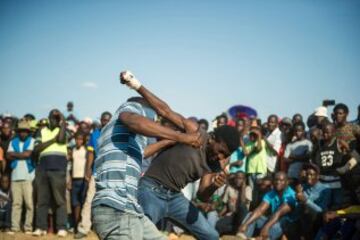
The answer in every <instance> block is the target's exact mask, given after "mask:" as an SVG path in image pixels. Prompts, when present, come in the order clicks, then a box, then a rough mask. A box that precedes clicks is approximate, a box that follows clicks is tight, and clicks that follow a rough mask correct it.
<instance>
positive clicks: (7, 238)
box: [0, 232, 237, 240]
mask: <svg viewBox="0 0 360 240" xmlns="http://www.w3.org/2000/svg"><path fill="white" fill-rule="evenodd" d="M36 239H37V240H55V239H56V240H57V239H61V240H70V239H71V240H72V239H74V238H73V234H69V235H68V236H67V237H66V238H59V237H57V236H56V235H54V234H48V235H46V236H44V237H33V236H29V235H25V234H23V233H16V234H15V235H8V234H6V233H2V232H0V240H36ZM84 239H86V240H98V238H97V236H96V235H95V234H94V233H91V234H90V235H89V236H87V237H86V238H84ZM236 239H237V238H236V237H234V236H224V237H222V238H221V240H236ZM177 240H195V238H193V237H191V236H188V235H183V236H181V237H180V238H178V239H177Z"/></svg>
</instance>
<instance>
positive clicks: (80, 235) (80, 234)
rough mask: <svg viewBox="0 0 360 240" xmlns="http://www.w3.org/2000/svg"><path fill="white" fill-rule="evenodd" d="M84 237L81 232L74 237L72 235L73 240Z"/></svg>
mask: <svg viewBox="0 0 360 240" xmlns="http://www.w3.org/2000/svg"><path fill="white" fill-rule="evenodd" d="M84 237H86V234H84V233H82V232H77V233H76V234H75V235H74V238H75V239H81V238H84Z"/></svg>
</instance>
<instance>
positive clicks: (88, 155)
mask: <svg viewBox="0 0 360 240" xmlns="http://www.w3.org/2000/svg"><path fill="white" fill-rule="evenodd" d="M94 158H95V154H94V151H89V150H88V151H87V152H86V164H85V180H86V181H90V178H91V174H92V169H91V167H92V165H93V164H94Z"/></svg>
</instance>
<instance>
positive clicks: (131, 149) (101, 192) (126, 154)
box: [92, 102, 148, 216]
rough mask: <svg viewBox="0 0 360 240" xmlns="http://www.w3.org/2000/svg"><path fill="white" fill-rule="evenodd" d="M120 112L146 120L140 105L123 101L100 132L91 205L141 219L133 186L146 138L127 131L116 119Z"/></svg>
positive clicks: (135, 186) (138, 175)
mask: <svg viewBox="0 0 360 240" xmlns="http://www.w3.org/2000/svg"><path fill="white" fill-rule="evenodd" d="M122 112H131V113H136V114H139V115H141V116H144V117H146V110H145V108H143V107H142V105H141V104H139V103H136V102H126V103H124V104H123V105H121V106H120V107H119V108H118V110H117V111H116V113H115V114H114V115H113V118H112V119H111V120H110V122H109V123H108V124H107V125H106V126H105V127H104V128H103V129H102V131H101V135H100V137H99V139H98V144H97V157H96V160H95V169H96V170H95V171H96V177H95V183H96V193H95V197H94V199H93V202H92V206H93V207H95V206H98V205H106V206H109V207H112V208H115V209H117V210H120V211H123V212H127V213H130V214H134V215H137V216H141V215H143V211H142V209H141V207H140V205H139V204H138V202H137V187H138V180H139V178H140V174H141V162H142V158H143V153H144V148H145V147H146V145H147V143H148V139H147V137H145V136H143V135H139V134H135V133H133V132H131V131H130V130H129V129H128V128H127V127H126V126H125V125H124V124H123V123H122V122H121V121H120V120H119V114H120V113H122Z"/></svg>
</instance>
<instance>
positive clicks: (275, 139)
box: [266, 128, 282, 172]
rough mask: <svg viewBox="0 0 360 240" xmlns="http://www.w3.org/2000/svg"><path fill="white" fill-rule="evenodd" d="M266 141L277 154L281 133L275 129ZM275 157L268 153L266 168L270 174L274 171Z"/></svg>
mask: <svg viewBox="0 0 360 240" xmlns="http://www.w3.org/2000/svg"><path fill="white" fill-rule="evenodd" d="M266 140H267V141H268V142H269V143H270V144H271V145H272V147H273V149H274V150H275V151H276V152H277V154H279V152H280V148H281V143H282V142H281V131H280V129H279V128H275V129H274V131H272V132H271V133H270V134H269V135H268V136H267V138H266ZM277 158H278V156H277V155H274V154H272V153H268V157H267V168H268V170H269V171H270V172H274V171H275V167H276V162H277Z"/></svg>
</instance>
